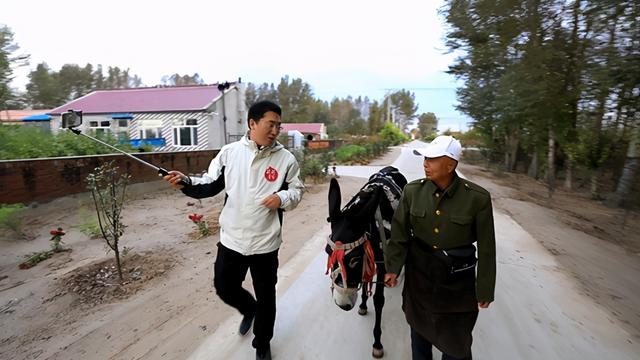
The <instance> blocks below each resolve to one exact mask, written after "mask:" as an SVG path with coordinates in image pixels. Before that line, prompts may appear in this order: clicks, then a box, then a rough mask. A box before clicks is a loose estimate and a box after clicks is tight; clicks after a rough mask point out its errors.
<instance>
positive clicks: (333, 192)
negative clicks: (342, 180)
mask: <svg viewBox="0 0 640 360" xmlns="http://www.w3.org/2000/svg"><path fill="white" fill-rule="evenodd" d="M341 201H342V195H341V194H340V185H339V184H338V180H336V179H335V178H332V179H331V183H330V184H329V217H330V218H336V217H337V216H338V215H339V214H340V202H341Z"/></svg>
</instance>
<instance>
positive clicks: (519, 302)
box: [0, 148, 640, 359]
mask: <svg viewBox="0 0 640 360" xmlns="http://www.w3.org/2000/svg"><path fill="white" fill-rule="evenodd" d="M404 150H406V149H399V148H396V149H394V150H393V151H391V152H390V153H389V154H387V156H385V157H383V158H382V159H379V160H378V161H376V162H372V163H371V164H370V165H371V166H382V165H386V164H390V163H392V162H393V160H394V159H395V158H396V157H398V156H399V155H400V153H401V151H404ZM406 159H407V160H406V161H407V162H409V163H406V164H400V165H401V166H399V167H401V169H402V167H404V166H411V167H413V168H414V167H415V160H408V158H406ZM418 164H419V162H418ZM418 166H419V165H418ZM461 171H462V172H463V173H465V174H466V175H467V176H468V177H469V178H470V179H472V180H473V181H476V182H478V183H479V184H481V185H482V186H484V187H486V188H487V189H488V190H490V191H491V192H492V195H493V197H494V207H495V210H496V211H495V213H496V223H497V224H499V227H498V226H497V228H496V230H497V233H498V237H499V241H500V248H499V264H498V266H499V267H498V269H499V283H498V287H497V297H496V303H495V304H493V305H492V308H490V309H489V311H487V312H485V313H482V314H481V317H480V320H479V323H478V326H477V327H476V332H475V338H476V342H475V343H474V352H475V354H476V355H477V356H475V358H480V359H498V358H505V359H506V358H521V359H539V358H544V359H553V358H568V359H573V358H583V359H601V358H612V359H633V358H637V357H635V356H634V355H633V354H636V355H637V354H639V353H640V348H639V347H638V342H639V341H640V338H639V334H640V314H639V310H638V309H640V288H639V287H640V283H639V282H638V281H637V280H636V279H637V278H638V274H639V273H640V266H639V262H638V253H637V251H635V252H634V249H636V248H634V246H636V245H637V244H636V245H634V244H635V243H634V241H629V240H620V239H617V240H616V238H615V236H616V235H615V234H618V236H619V234H620V233H622V234H623V235H626V236H627V237H629V238H631V239H637V234H638V232H631V230H628V231H627V230H625V229H623V230H622V232H620V231H612V232H611V233H610V234H609V235H606V236H603V235H601V236H597V234H594V233H598V234H600V233H601V232H599V231H591V230H590V229H595V228H594V226H597V227H598V228H601V229H607V227H609V226H613V225H612V224H613V223H611V222H606V221H604V220H601V219H604V218H607V219H609V220H610V221H615V217H613V220H611V219H610V218H609V217H607V216H609V215H606V214H608V213H607V212H606V209H600V208H597V206H596V208H597V209H596V210H594V209H593V205H590V204H591V203H590V202H589V201H585V200H584V199H582V200H581V199H580V198H579V197H577V198H576V197H571V196H570V194H569V195H566V196H568V197H569V198H570V199H573V200H571V201H573V202H572V203H571V206H570V208H571V209H573V214H572V212H571V211H568V210H571V209H566V208H564V207H562V206H556V207H553V206H549V205H548V204H547V205H545V204H541V203H540V201H536V199H532V195H531V194H530V193H531V192H533V194H537V192H536V191H537V190H535V189H533V190H532V189H530V186H525V187H524V190H523V189H522V187H521V188H518V187H517V186H507V185H509V184H505V183H504V179H502V178H500V177H496V176H495V175H494V174H492V173H490V172H487V171H485V170H484V169H482V168H479V167H472V166H467V165H464V164H463V165H462V166H461ZM338 175H341V178H340V184H341V187H342V190H343V198H344V199H347V198H349V197H350V196H351V195H352V194H354V193H355V191H356V190H357V189H358V188H359V187H360V186H361V185H362V184H363V183H364V180H363V179H362V178H353V177H348V176H345V175H346V173H342V171H341V170H339V173H338ZM503 177H504V176H503ZM512 183H513V182H512ZM516 183H522V184H525V183H524V180H522V179H520V180H518V181H516ZM525 185H526V184H525ZM531 186H533V185H531ZM133 193H134V194H133V195H132V200H131V201H130V203H129V204H128V205H127V206H126V208H125V223H126V224H127V225H128V226H129V227H128V228H127V230H126V233H125V236H124V238H123V245H124V246H127V247H132V248H133V250H132V251H133V252H136V253H141V254H145V256H146V257H148V258H149V259H151V260H152V259H160V260H158V261H156V262H153V261H151V260H150V266H153V265H155V266H162V269H161V270H159V271H157V273H158V274H157V276H155V277H153V278H151V279H149V280H148V281H147V282H145V283H144V284H142V285H141V286H139V287H138V288H137V289H135V292H134V293H133V294H132V295H131V296H129V297H127V298H125V299H120V300H116V301H113V302H106V303H102V304H97V305H94V306H91V305H92V304H81V303H79V302H78V299H79V298H80V296H79V295H78V294H76V293H73V292H69V291H65V288H64V280H65V279H66V278H67V277H68V276H69V275H71V274H74V273H75V272H77V271H80V270H82V269H83V268H84V267H85V266H88V265H90V264H94V263H96V262H99V261H102V260H104V259H106V258H109V257H111V256H112V254H105V248H104V245H103V243H102V241H101V240H98V239H90V238H89V237H88V236H86V235H84V234H82V233H80V232H79V231H78V230H77V229H74V226H77V225H79V224H81V223H82V221H83V220H82V218H83V214H86V212H87V210H86V209H87V208H88V206H87V205H86V203H87V199H86V198H84V197H82V196H75V197H69V198H65V199H60V200H56V201H54V202H51V203H48V204H44V205H41V206H39V207H37V208H35V209H31V210H30V211H29V213H28V214H27V217H26V220H25V223H26V225H27V226H28V231H27V232H28V233H29V234H30V235H31V236H32V237H33V238H34V239H33V240H30V241H21V240H12V241H6V240H5V241H0V248H1V249H2V250H1V251H0V321H1V323H2V327H1V328H0V358H2V359H86V358H89V359H185V358H189V357H191V358H194V359H196V358H203V359H204V358H208V359H229V358H238V359H244V358H247V359H250V358H252V352H251V351H250V347H249V345H248V343H249V342H250V337H244V338H240V337H238V336H237V334H236V331H237V324H238V321H239V316H238V315H237V314H236V313H235V312H234V311H232V310H231V309H230V308H229V307H227V306H226V305H224V304H223V303H221V301H220V300H219V299H218V298H217V296H216V295H215V293H214V292H213V290H212V288H211V280H212V274H211V266H212V263H213V259H214V257H215V253H216V247H215V244H216V242H217V241H218V236H217V235H212V236H208V237H206V238H203V239H199V240H196V239H194V238H193V236H191V233H192V231H193V224H192V223H191V222H190V221H189V220H188V219H187V215H188V214H189V213H193V212H197V213H213V212H215V211H217V210H219V208H220V206H221V200H222V199H221V197H216V198H212V199H206V200H203V201H202V204H198V203H197V202H196V203H195V204H194V205H189V203H190V202H193V200H190V199H188V198H186V197H184V196H183V195H181V194H180V193H179V192H175V191H173V190H168V189H166V188H165V187H164V184H161V183H160V184H149V185H146V186H141V187H138V188H136V189H134V191H133ZM326 196H327V184H319V185H314V184H310V185H309V186H308V191H307V193H306V194H305V195H304V197H303V201H302V203H301V204H300V206H299V207H298V209H296V210H294V211H292V212H290V213H286V214H285V220H284V244H283V246H282V248H281V253H280V264H281V269H280V273H279V283H278V304H279V305H278V306H279V315H278V320H277V323H276V339H277V341H279V343H275V344H274V349H275V348H277V349H279V350H280V352H279V353H275V358H276V359H322V358H324V357H323V355H322V354H327V353H326V352H322V351H319V350H318V347H320V349H321V350H326V349H328V348H332V347H335V348H339V349H342V348H344V347H345V346H346V347H347V349H349V346H351V347H353V344H352V343H350V342H349V341H357V342H358V343H361V345H363V346H362V349H361V350H357V351H356V350H353V351H351V352H347V353H344V352H343V353H342V355H344V356H342V357H341V356H338V357H336V356H333V358H338V359H341V358H358V359H359V358H363V359H365V358H369V356H368V354H369V352H370V344H371V340H372V339H371V335H370V334H371V332H370V331H371V325H370V323H371V322H372V320H373V316H371V314H370V315H369V316H367V317H365V318H364V319H366V320H356V319H354V318H356V317H358V316H357V315H356V314H355V313H354V312H350V313H346V314H349V315H348V316H344V314H345V313H344V312H342V311H341V310H339V309H337V307H335V306H334V305H332V304H330V295H329V292H328V291H329V290H328V288H327V286H328V283H327V281H328V280H326V278H324V277H323V274H322V266H323V263H322V262H323V255H322V253H321V251H320V253H318V249H319V248H320V249H321V248H322V243H323V241H324V239H323V238H324V237H325V236H326V235H328V227H327V223H326V221H325V219H326V216H327V215H326V214H327V210H326V206H327V205H326V203H327V200H326ZM582 208H589V209H591V212H590V214H591V213H596V214H598V213H599V214H601V216H600V217H598V216H595V217H591V216H590V215H588V214H587V215H585V214H583V213H582V212H580V211H576V210H575V209H582ZM82 209H85V210H82ZM575 214H577V215H575ZM603 214H604V215H603ZM605 215H606V216H605ZM631 216H637V214H631ZM599 219H600V220H599ZM632 219H634V218H633V217H632ZM628 223H633V222H628ZM57 226H62V227H63V228H64V229H65V230H66V231H67V235H66V236H65V237H64V241H65V243H66V246H67V247H70V248H71V249H72V251H71V252H67V253H62V254H56V256H54V257H53V258H52V259H48V260H45V261H44V262H42V263H40V264H39V265H38V266H36V267H34V268H31V269H28V270H18V263H19V262H20V261H21V259H22V257H23V256H24V255H27V254H28V253H30V252H33V251H38V250H45V249H47V247H48V246H49V244H48V242H49V241H48V239H49V237H50V236H49V235H48V232H49V230H50V229H52V228H54V227H57ZM611 234H613V235H611ZM634 234H635V237H634ZM594 235H595V236H594ZM603 237H604V238H610V240H603V239H602V238H603ZM130 265H131V266H130ZM127 266H129V267H132V266H133V264H129V265H127V263H126V262H125V267H127ZM165 269H166V270H165ZM248 278H249V276H248ZM318 282H322V285H317V283H318ZM246 286H247V287H250V279H248V280H247V283H246ZM387 296H388V297H387V308H385V315H384V316H385V317H384V321H385V322H384V323H383V329H384V331H385V332H384V333H383V343H385V348H386V349H387V355H386V358H388V359H404V358H407V357H406V356H407V355H406V354H407V352H406V350H407V346H408V340H407V333H406V332H407V329H406V324H405V323H404V320H403V318H402V314H401V311H399V310H398V308H399V301H400V300H399V299H400V296H399V289H392V290H391V291H387ZM394 304H395V305H394ZM325 306H328V307H329V308H330V309H331V310H326V309H327V308H325ZM370 307H372V305H371V304H370ZM314 311H315V312H314ZM318 311H320V312H318ZM305 314H306V315H307V318H305V317H304V315H305ZM309 317H311V320H305V319H308V318H309ZM331 319H334V321H330V320H331ZM335 319H339V320H335ZM357 321H360V324H359V325H350V324H351V323H352V322H357ZM322 324H324V326H322ZM327 324H328V325H327ZM594 324H599V325H594ZM327 326H328V327H327ZM349 326H353V327H349ZM302 329H304V331H300V330H302ZM313 329H316V330H317V331H319V332H320V334H322V337H323V338H325V339H326V341H327V342H326V344H325V342H324V341H325V340H322V341H321V339H316V338H315V337H313V336H310V334H311V332H312V330H313ZM354 329H355V330H356V331H354ZM328 331H329V332H331V334H332V335H331V336H328V335H327V332H328ZM341 331H344V332H346V333H345V334H346V335H340V334H339V333H340V332H341ZM359 333H362V335H361V338H359V339H360V340H354V339H352V338H354V337H355V335H356V334H359ZM391 334H393V336H392V335H391ZM385 339H387V340H386V341H385ZM390 339H394V340H390ZM319 341H320V342H322V344H323V345H318V344H319ZM336 342H337V344H338V345H336ZM212 344H213V345H214V347H213V348H212V347H211V345H212ZM339 344H342V345H339ZM222 345H224V346H226V350H225V351H227V352H224V351H222V350H223V349H222V348H221V346H222ZM314 348H315V349H314ZM212 349H213V351H212ZM401 349H404V350H402V351H401ZM218 350H219V351H220V352H218ZM222 354H225V355H222ZM228 354H232V355H233V356H227V355H228ZM501 354H502V355H501ZM558 354H564V355H558Z"/></svg>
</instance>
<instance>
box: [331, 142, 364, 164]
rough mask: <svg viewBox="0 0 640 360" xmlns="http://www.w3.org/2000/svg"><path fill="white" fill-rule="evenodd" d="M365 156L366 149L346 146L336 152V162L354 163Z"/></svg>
mask: <svg viewBox="0 0 640 360" xmlns="http://www.w3.org/2000/svg"><path fill="white" fill-rule="evenodd" d="M366 155H367V149H366V148H365V147H364V146H360V145H347V146H343V147H341V148H339V149H338V150H336V160H338V161H339V162H346V161H355V160H359V159H362V158H363V157H365V156H366Z"/></svg>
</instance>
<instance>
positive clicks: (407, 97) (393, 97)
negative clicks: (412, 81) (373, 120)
mask: <svg viewBox="0 0 640 360" xmlns="http://www.w3.org/2000/svg"><path fill="white" fill-rule="evenodd" d="M383 111H384V113H392V114H393V115H392V116H390V117H392V118H395V120H396V123H397V124H398V127H399V128H400V130H402V131H405V132H406V131H408V126H409V125H410V124H411V122H412V121H413V119H414V118H415V117H416V111H418V104H417V103H416V101H415V94H413V93H412V92H410V91H408V90H404V89H402V90H399V91H396V92H394V93H391V94H390V95H389V96H387V97H386V98H385V101H384V103H383ZM388 120H391V119H388Z"/></svg>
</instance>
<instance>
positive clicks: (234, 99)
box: [210, 83, 248, 149]
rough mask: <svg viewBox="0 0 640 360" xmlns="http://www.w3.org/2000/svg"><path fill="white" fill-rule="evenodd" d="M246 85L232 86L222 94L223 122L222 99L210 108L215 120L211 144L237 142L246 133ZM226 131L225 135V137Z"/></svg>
mask: <svg viewBox="0 0 640 360" xmlns="http://www.w3.org/2000/svg"><path fill="white" fill-rule="evenodd" d="M245 90H246V85H245V84H243V83H240V84H234V85H232V86H231V87H230V88H229V89H228V90H226V91H225V92H224V113H226V115H227V121H226V123H225V122H224V115H223V106H222V97H220V98H218V99H217V101H216V102H215V104H214V105H212V107H211V108H210V109H211V111H212V113H213V114H214V118H215V120H216V121H215V125H214V128H215V129H216V132H215V133H212V134H211V142H212V143H214V144H221V146H220V147H222V145H224V144H226V143H229V142H233V141H236V140H239V139H240V137H242V135H244V134H245V133H246V132H247V129H248V127H247V107H246V104H245ZM225 128H226V129H225ZM225 130H226V135H225ZM216 149H217V148H216Z"/></svg>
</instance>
